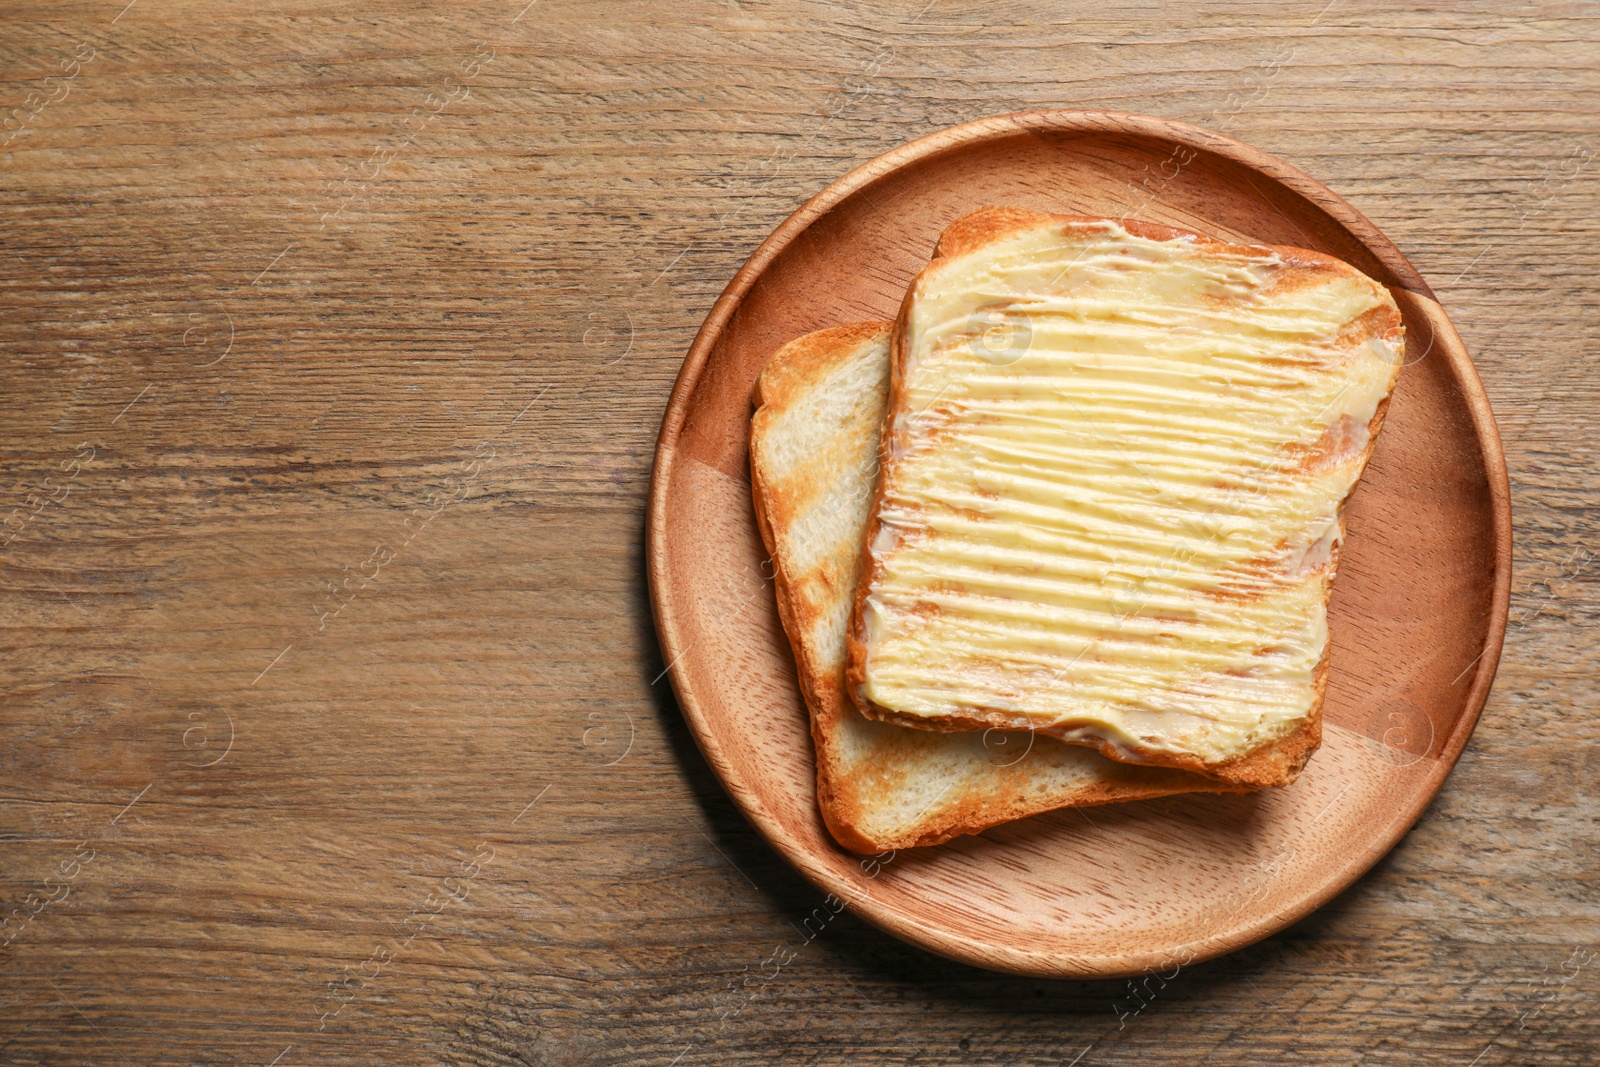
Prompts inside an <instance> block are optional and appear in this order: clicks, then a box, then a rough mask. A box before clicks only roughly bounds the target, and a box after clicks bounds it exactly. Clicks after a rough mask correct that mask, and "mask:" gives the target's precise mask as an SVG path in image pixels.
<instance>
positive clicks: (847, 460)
mask: <svg viewBox="0 0 1600 1067" xmlns="http://www.w3.org/2000/svg"><path fill="white" fill-rule="evenodd" d="M889 338H890V324H889V323H859V324H854V325H849V326H838V327H834V328H832V329H827V330H820V331H818V332H816V333H812V334H808V335H806V336H804V337H801V338H799V339H797V340H795V341H791V342H790V343H789V344H787V345H784V346H783V347H782V348H780V349H779V350H778V351H777V353H776V354H774V355H773V356H772V358H771V360H770V361H769V362H768V363H767V365H766V367H765V369H764V370H763V371H762V373H761V377H760V379H759V381H758V383H757V403H758V405H759V407H758V408H757V409H756V412H755V415H754V417H753V418H752V419H751V425H750V472H751V481H752V485H753V488H754V497H755V510H756V517H757V520H758V522H759V525H760V528H761V536H762V538H763V540H764V541H765V542H766V546H767V549H768V551H769V552H770V553H771V555H772V566H773V571H774V585H775V586H776V590H777V601H778V609H779V614H780V616H781V618H782V621H783V626H784V629H785V631H787V633H788V636H789V641H790V644H791V646H792V647H793V649H794V659H795V667H796V670H797V673H798V676H799V681H800V688H801V691H802V693H803V695H804V697H805V701H806V705H807V706H808V707H809V709H810V713H811V734H812V739H813V741H814V743H815V747H816V756H817V796H818V801H819V805H820V807H821V810H822V816H823V820H824V821H825V822H826V824H827V826H828V829H829V830H830V832H832V834H833V836H834V838H835V839H837V840H838V842H839V843H840V844H842V845H844V846H845V847H846V848H849V849H852V850H854V851H857V852H863V853H871V852H881V851H885V850H889V849H899V848H907V847H910V846H913V845H931V844H937V843H939V842H941V841H946V840H948V839H950V838H952V837H955V836H957V835H958V834H969V833H977V832H978V831H980V830H983V829H984V828H986V827H989V826H993V825H995V824H997V823H1002V822H1006V821H1009V820H1012V819H1018V818H1022V817H1023V816H1026V815H1032V814H1035V813H1037V812H1042V811H1048V810H1050V809H1053V808H1062V807H1075V806H1083V805H1090V804H1104V803H1109V802H1112V801H1119V800H1136V799H1140V798H1148V797H1159V796H1168V795H1171V794H1173V793H1183V792H1191V791H1211V792H1231V791H1236V789H1234V788H1232V787H1229V786H1227V785H1225V784H1223V783H1220V782H1217V781H1215V780H1212V779H1208V778H1204V777H1201V776H1199V775H1193V774H1187V773H1185V772H1183V771H1175V770H1167V769H1162V768H1151V767H1136V766H1132V765H1129V764H1126V763H1119V762H1116V761H1114V760H1109V759H1106V758H1104V757H1103V756H1101V755H1100V754H1099V753H1096V752H1093V751H1091V750H1089V749H1087V748H1082V747H1076V746H1071V745H1064V744H1061V743H1060V742H1058V741H1055V740H1053V739H1051V738H1047V737H1044V736H1038V735H1032V734H1029V733H1027V732H1020V733H1015V732H1009V731H1007V732H1002V731H978V732H972V733H965V734H957V733H933V732H929V731H927V730H917V729H910V728H907V727H904V726H899V725H895V724H893V723H885V722H874V721H872V720H869V719H867V718H865V717H864V716H862V714H861V713H860V712H859V711H858V710H857V709H856V708H855V706H854V705H853V704H852V702H851V700H850V698H849V696H848V694H847V693H846V690H845V684H844V670H845V662H846V640H845V638H846V628H847V626H848V624H849V621H850V613H851V610H852V608H853V606H854V602H855V589H856V577H857V571H858V567H859V564H860V558H861V539H862V534H863V531H864V529H865V527H866V523H867V514H868V509H869V506H870V504H871V500H872V493H873V485H874V482H875V480H876V477H877V469H878V463H877V461H878V448H879V431H880V427H881V425H882V421H883V413H884V408H885V405H886V402H887V399H888V388H889Z"/></svg>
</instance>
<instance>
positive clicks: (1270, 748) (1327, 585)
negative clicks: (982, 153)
mask: <svg viewBox="0 0 1600 1067" xmlns="http://www.w3.org/2000/svg"><path fill="white" fill-rule="evenodd" d="M1104 222H1115V223H1117V224H1119V225H1120V226H1122V227H1123V228H1124V229H1125V230H1126V231H1127V232H1128V233H1130V234H1132V235H1134V236H1136V237H1143V238H1147V239H1149V240H1155V241H1169V240H1174V239H1179V238H1184V239H1189V240H1192V241H1193V242H1194V243H1195V244H1196V245H1198V246H1199V247H1201V248H1203V249H1207V250H1215V251H1239V250H1242V249H1244V248H1249V249H1251V250H1255V251H1268V252H1273V253H1276V254H1277V255H1278V256H1279V257H1281V258H1282V259H1283V260H1284V261H1285V262H1286V263H1289V264H1291V265H1293V266H1295V267H1299V268H1303V269H1304V270H1305V271H1307V272H1312V271H1317V270H1332V271H1335V272H1337V273H1345V274H1358V275H1359V274H1360V272H1359V271H1357V270H1356V269H1355V268H1354V267H1352V266H1350V265H1349V264H1348V263H1345V262H1344V261H1343V260H1340V259H1337V258H1335V257H1333V256H1329V255H1326V254H1325V253H1322V252H1317V251H1314V250H1311V249H1305V248H1295V247H1292V246H1281V245H1251V246H1239V245H1232V244H1228V243H1227V242H1224V241H1219V240H1216V239H1215V238H1212V237H1207V236H1206V235H1204V234H1198V233H1193V232H1191V231H1188V230H1180V229H1176V228H1174V227H1170V226H1162V225H1159V224H1156V223H1148V222H1141V221H1138V220H1135V219H1103V218H1094V217H1088V216H1078V215H1051V214H1047V213H1044V212H1038V211H1029V210H1025V209H1021V208H983V209H980V210H978V211H974V212H972V213H970V214H968V215H965V216H962V217H961V218H959V219H957V220H955V221H954V222H952V223H951V224H950V225H949V226H947V227H946V228H945V230H944V232H943V233H942V234H941V235H940V237H939V242H938V245H937V246H936V248H935V251H934V256H933V259H932V260H931V261H930V262H929V263H928V265H927V266H926V267H924V268H923V269H922V271H921V272H920V273H919V274H918V275H917V277H916V278H915V279H913V280H912V283H911V285H910V286H908V287H907V289H906V295H905V298H904V300H902V301H901V304H900V311H899V314H898V316H897V317H896V320H895V328H894V337H893V340H892V342H891V347H890V359H891V370H890V386H889V407H888V410H887V411H886V413H885V416H884V426H885V428H886V429H887V427H888V426H890V425H891V424H892V420H893V419H894V416H895V413H896V412H897V411H898V410H899V409H900V407H901V405H902V404H903V402H904V396H905V373H906V356H907V353H906V322H907V319H908V318H909V315H910V312H911V308H912V305H913V302H914V300H915V297H916V294H917V291H918V288H919V287H920V285H921V284H922V282H923V280H924V279H925V278H927V277H928V276H929V275H930V274H932V273H933V272H935V271H937V270H939V269H940V268H941V266H942V265H943V264H944V263H946V262H947V261H949V260H952V259H954V258H957V257H959V256H963V255H966V254H968V253H971V252H975V251H978V250H980V249H982V248H983V247H985V246H987V245H989V244H991V243H993V242H995V241H998V240H1001V239H1003V238H1005V237H1007V236H1009V235H1010V234H1013V233H1017V232H1021V231H1024V230H1030V229H1035V228H1038V227H1040V226H1044V225H1055V226H1067V225H1073V224H1094V223H1104ZM1363 277H1364V276H1363ZM1382 310H1384V311H1386V312H1387V314H1384V315H1378V316H1374V317H1373V319H1372V321H1370V322H1368V323H1366V324H1365V326H1366V329H1367V330H1368V331H1370V333H1369V335H1370V336H1373V337H1384V338H1389V339H1395V338H1397V337H1399V336H1401V335H1402V334H1403V324H1402V322H1401V319H1400V313H1399V310H1398V308H1396V307H1394V306H1393V305H1392V302H1391V305H1390V306H1388V307H1386V308H1384V309H1382ZM1402 361H1403V360H1402ZM1396 373H1397V374H1398V367H1397V368H1396ZM1392 392H1393V381H1392V380H1391V382H1390V395H1392ZM1388 405H1389V396H1388V395H1386V396H1385V397H1384V398H1383V399H1382V401H1380V403H1379V404H1378V407H1377V409H1376V411H1375V412H1374V414H1373V416H1372V419H1371V420H1370V422H1369V423H1368V440H1367V443H1366V445H1365V447H1364V448H1363V450H1362V452H1361V455H1360V457H1359V459H1358V460H1357V461H1356V464H1355V470H1356V472H1357V477H1356V480H1355V481H1354V482H1352V492H1353V491H1354V486H1355V484H1358V483H1359V480H1360V472H1362V471H1363V470H1365V468H1366V465H1367V461H1368V460H1369V459H1370V458H1371V456H1372V451H1373V449H1374V448H1375V447H1376V445H1377V438H1378V433H1379V431H1380V430H1381V429H1382V426H1383V419H1384V415H1385V413H1386V412H1387V410H1388ZM896 466H897V457H896V454H895V451H894V442H893V441H891V440H890V435H889V434H888V433H887V432H886V433H885V434H884V435H883V438H882V441H881V445H880V453H879V469H880V472H881V473H880V476H879V479H878V485H877V488H876V490H875V493H874V497H873V502H872V511H871V516H870V518H869V519H868V522H867V529H866V531H865V533H864V535H863V538H862V545H861V577H860V581H859V582H858V584H857V587H856V598H855V605H854V608H853V611H852V614H851V622H850V630H849V635H848V644H849V665H848V667H847V668H846V671H845V679H846V690H847V692H848V694H849V696H850V698H851V699H852V700H854V701H855V704H856V706H857V707H858V708H859V709H860V711H861V713H862V714H863V715H866V716H867V717H868V718H872V719H878V720H880V721H884V722H893V723H898V724H900V725H903V726H911V727H914V728H917V729H923V730H949V731H967V730H983V729H994V728H1002V729H1012V728H1015V727H1016V725H1017V716H1016V715H1015V714H1014V713H1011V712H1007V711H1004V710H1002V709H999V708H991V707H980V708H972V709H969V711H968V713H967V714H960V715H944V716H941V717H940V718H939V719H937V720H931V719H928V718H924V717H921V716H913V715H905V714H901V713H898V712H895V711H894V710H892V709H890V708H886V707H883V706H882V705H879V704H876V703H874V702H873V701H871V700H870V699H868V698H867V697H866V696H865V694H864V686H865V683H866V659H867V650H866V641H865V636H864V610H865V606H866V600H867V594H868V592H869V590H870V589H871V587H872V584H873V582H874V581H875V580H876V578H877V576H878V572H879V562H878V559H877V557H876V556H875V554H874V553H873V552H872V545H873V543H874V541H875V539H876V537H877V534H878V528H879V521H878V515H879V512H880V509H881V505H882V502H883V488H884V484H885V482H886V481H887V480H888V477H889V475H890V474H892V473H893V470H894V468H895V467H896ZM1347 501H1348V495H1347V496H1346V499H1345V501H1341V502H1340V504H1339V533H1340V542H1342V540H1343V534H1344V517H1343V515H1344V506H1345V503H1346V502H1347ZM1338 559H1339V547H1338V544H1337V543H1336V545H1335V547H1334V549H1333V553H1332V555H1331V556H1330V558H1329V560H1328V561H1327V563H1325V564H1323V566H1322V568H1321V570H1322V579H1321V580H1322V583H1323V587H1322V602H1323V604H1324V606H1326V604H1327V603H1328V600H1329V598H1330V597H1331V596H1332V590H1333V579H1334V575H1335V573H1336V571H1337V568H1338ZM1327 675H1328V654H1327V649H1326V648H1324V650H1323V655H1322V659H1321V660H1320V661H1319V663H1318V665H1317V668H1316V677H1315V679H1314V682H1313V698H1312V704H1311V708H1310V711H1309V712H1308V714H1307V715H1306V717H1305V718H1304V719H1302V720H1300V722H1299V723H1297V724H1296V726H1295V728H1294V729H1293V730H1292V731H1290V732H1289V733H1287V734H1284V735H1281V736H1279V737H1277V738H1275V739H1273V740H1271V741H1269V742H1268V743H1266V744H1264V745H1262V746H1260V747H1258V748H1256V749H1254V750H1252V751H1250V752H1247V753H1245V754H1244V755H1242V756H1238V757H1235V758H1233V759H1231V760H1227V761H1225V762H1216V763H1207V762H1205V761H1204V760H1201V759H1199V758H1198V757H1193V756H1189V755H1185V754H1180V753H1169V752H1163V751H1159V750H1150V749H1144V750H1140V751H1139V752H1138V753H1136V754H1134V753H1130V752H1129V751H1127V750H1126V749H1121V748H1117V747H1115V746H1112V745H1111V744H1109V743H1107V744H1100V745H1096V744H1093V743H1091V742H1087V741H1083V740H1079V739H1076V738H1071V737H1067V736H1064V735H1065V733H1066V732H1067V731H1066V730H1065V729H1064V728H1063V729H1059V730H1052V729H1051V728H1048V727H1038V728H1037V729H1038V732H1040V733H1043V734H1046V735H1048V736H1055V737H1058V738H1060V739H1061V740H1063V741H1067V742H1068V743H1071V744H1080V745H1087V746H1088V747H1090V748H1095V749H1097V750H1098V751H1099V752H1100V753H1101V754H1102V755H1104V756H1106V757H1108V758H1110V759H1113V760H1120V761H1124V762H1128V763H1134V764H1140V765H1145V766H1152V767H1166V768H1172V769H1175V770H1183V771H1188V772H1191V773H1195V774H1199V775H1206V776H1209V777H1212V778H1214V779H1216V780H1217V781H1219V782H1220V783H1224V784H1226V785H1228V786H1232V787H1237V788H1239V789H1245V790H1249V789H1259V788H1263V787H1266V786H1283V785H1288V784H1289V783H1290V782H1293V781H1294V780H1295V778H1296V777H1298V776H1299V774H1300V772H1301V770H1302V769H1304V767H1305V764H1306V762H1307V761H1308V760H1309V759H1310V758H1311V755H1312V754H1313V753H1314V752H1315V751H1316V750H1317V748H1318V746H1320V745H1321V743H1322V706H1323V701H1324V697H1325V694H1326V690H1327Z"/></svg>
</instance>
